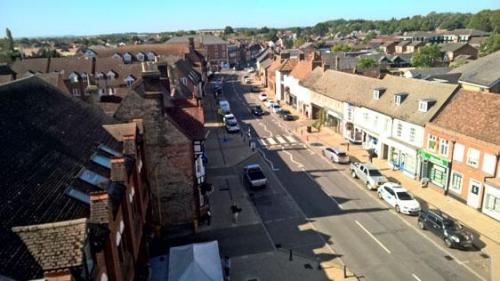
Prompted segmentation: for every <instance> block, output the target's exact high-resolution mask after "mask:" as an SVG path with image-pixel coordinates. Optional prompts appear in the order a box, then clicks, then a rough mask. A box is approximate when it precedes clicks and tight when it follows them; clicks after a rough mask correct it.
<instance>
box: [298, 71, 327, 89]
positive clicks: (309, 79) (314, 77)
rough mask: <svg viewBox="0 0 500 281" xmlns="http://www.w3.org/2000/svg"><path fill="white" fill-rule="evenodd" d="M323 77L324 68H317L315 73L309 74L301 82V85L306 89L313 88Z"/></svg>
mask: <svg viewBox="0 0 500 281" xmlns="http://www.w3.org/2000/svg"><path fill="white" fill-rule="evenodd" d="M322 76H323V68H321V67H316V68H315V69H314V70H313V71H311V72H310V73H308V74H307V75H306V76H305V77H304V78H303V79H302V80H301V81H300V85H302V86H304V87H306V88H312V87H313V85H314V84H315V83H316V81H318V80H319V79H320V78H321V77H322Z"/></svg>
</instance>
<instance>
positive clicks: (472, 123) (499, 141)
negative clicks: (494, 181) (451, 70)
mask: <svg viewBox="0 0 500 281" xmlns="http://www.w3.org/2000/svg"><path fill="white" fill-rule="evenodd" d="M499 110H500V95H498V94H494V93H484V92H470V91H465V90H460V91H458V93H457V94H456V95H455V96H454V97H453V98H452V99H451V100H450V102H449V103H448V104H447V105H446V106H445V107H444V108H443V110H442V111H441V112H440V113H439V114H438V115H437V116H436V117H435V118H434V120H433V121H432V124H434V125H436V126H439V127H442V128H445V129H448V130H452V131H455V132H458V133H460V134H463V135H466V136H470V137H473V138H477V139H479V140H482V141H485V142H489V143H493V144H496V145H500V119H499V117H498V116H499V115H498V114H499Z"/></svg>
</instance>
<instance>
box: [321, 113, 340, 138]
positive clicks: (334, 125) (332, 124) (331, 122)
mask: <svg viewBox="0 0 500 281" xmlns="http://www.w3.org/2000/svg"><path fill="white" fill-rule="evenodd" d="M341 125H342V114H340V113H338V112H335V111H332V110H328V111H327V112H326V118H325V126H326V127H329V128H331V129H333V130H334V131H335V132H336V133H340V132H341V128H342V126H341Z"/></svg>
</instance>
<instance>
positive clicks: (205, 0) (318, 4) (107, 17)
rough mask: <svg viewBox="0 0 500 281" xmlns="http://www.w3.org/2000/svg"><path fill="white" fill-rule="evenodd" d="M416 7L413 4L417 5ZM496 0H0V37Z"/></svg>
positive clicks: (253, 21)
mask: <svg viewBox="0 0 500 281" xmlns="http://www.w3.org/2000/svg"><path fill="white" fill-rule="evenodd" d="M417 3H418V4H417ZM499 8H500V1H499V0H473V1H471V0H420V1H415V0H357V1H354V0H350V1H349V0H348V1H345V0H343V1H337V0H308V1H304V0H280V1H278V0H249V1H242V0H183V1H178V0H144V1H137V0H136V1H130V0H121V1H106V0H100V1H99V0H84V1H74V0H73V1H67V0H66V1H62V0H32V1H20V0H0V36H4V35H5V28H6V27H9V28H10V29H11V31H12V33H13V35H14V37H24V36H28V37H32V36H52V35H92V34H106V33H119V32H160V31H175V30H192V29H200V28H223V27H224V26H226V25H230V26H233V27H262V26H268V27H288V26H307V25H314V24H316V23H318V22H321V21H325V20H330V19H338V18H345V19H355V18H364V19H390V18H391V17H396V18H400V17H405V16H412V15H416V14H421V15H425V14H427V13H429V12H431V11H436V12H477V11H480V10H482V9H499Z"/></svg>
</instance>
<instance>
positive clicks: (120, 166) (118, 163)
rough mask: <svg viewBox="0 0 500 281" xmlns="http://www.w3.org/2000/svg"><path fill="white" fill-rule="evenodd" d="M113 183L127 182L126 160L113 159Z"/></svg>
mask: <svg viewBox="0 0 500 281" xmlns="http://www.w3.org/2000/svg"><path fill="white" fill-rule="evenodd" d="M111 181H116V182H126V181H127V168H126V167H125V158H123V157H116V158H113V159H111Z"/></svg>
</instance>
